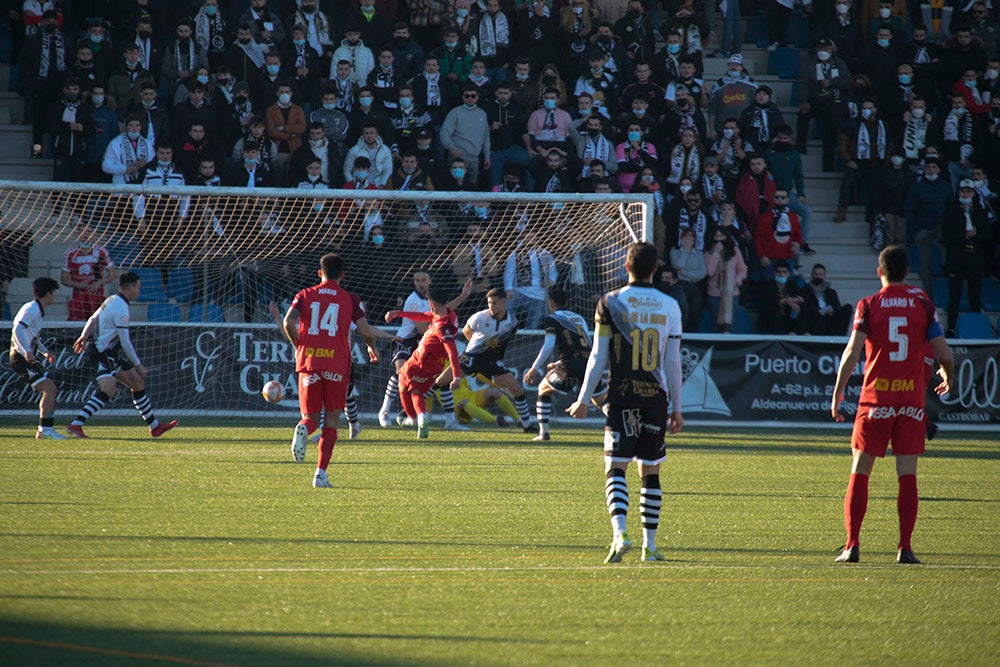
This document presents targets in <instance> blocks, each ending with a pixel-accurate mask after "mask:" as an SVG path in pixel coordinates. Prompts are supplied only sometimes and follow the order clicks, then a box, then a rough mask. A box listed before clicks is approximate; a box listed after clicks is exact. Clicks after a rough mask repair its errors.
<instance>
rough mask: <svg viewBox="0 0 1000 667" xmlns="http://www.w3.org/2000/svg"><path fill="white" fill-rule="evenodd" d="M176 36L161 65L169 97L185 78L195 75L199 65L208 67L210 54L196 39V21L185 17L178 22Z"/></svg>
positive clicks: (169, 45) (168, 47) (164, 54)
mask: <svg viewBox="0 0 1000 667" xmlns="http://www.w3.org/2000/svg"><path fill="white" fill-rule="evenodd" d="M174 34H175V37H174V39H173V40H171V41H170V43H169V44H168V45H167V48H166V49H165V51H164V53H163V62H162V64H161V65H160V74H161V75H162V76H163V79H164V80H165V81H166V84H167V99H168V100H169V99H173V97H174V91H175V90H176V89H177V86H178V84H180V83H181V82H182V81H183V80H184V79H188V78H191V77H193V76H194V74H195V70H197V69H198V68H199V67H208V55H207V54H206V53H205V49H203V48H202V47H201V44H199V43H198V42H197V41H196V40H195V39H194V23H193V22H192V21H191V20H190V19H184V20H182V21H180V22H179V23H178V24H177V29H176V31H175V33H174Z"/></svg>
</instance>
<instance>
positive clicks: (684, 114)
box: [660, 85, 708, 144]
mask: <svg viewBox="0 0 1000 667" xmlns="http://www.w3.org/2000/svg"><path fill="white" fill-rule="evenodd" d="M660 127H661V135H662V136H663V139H664V141H666V142H667V143H668V144H672V143H674V142H676V141H679V140H680V139H681V134H682V133H683V132H684V130H694V133H695V136H696V137H705V136H708V133H707V131H706V122H705V114H704V113H702V111H701V109H699V108H698V106H697V105H696V104H694V103H693V102H692V101H691V95H690V92H689V91H688V88H687V86H683V85H681V86H677V87H676V88H674V104H673V106H671V107H668V108H667V112H666V113H665V114H663V122H662V123H661V124H660Z"/></svg>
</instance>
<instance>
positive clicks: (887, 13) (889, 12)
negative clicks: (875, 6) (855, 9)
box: [878, 7, 892, 19]
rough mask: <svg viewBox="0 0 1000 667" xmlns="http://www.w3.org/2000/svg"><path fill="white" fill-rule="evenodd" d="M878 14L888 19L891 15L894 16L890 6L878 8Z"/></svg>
mask: <svg viewBox="0 0 1000 667" xmlns="http://www.w3.org/2000/svg"><path fill="white" fill-rule="evenodd" d="M878 15H879V16H881V17H882V18H884V19H887V18H889V17H890V16H892V9H890V8H889V7H881V8H879V10H878Z"/></svg>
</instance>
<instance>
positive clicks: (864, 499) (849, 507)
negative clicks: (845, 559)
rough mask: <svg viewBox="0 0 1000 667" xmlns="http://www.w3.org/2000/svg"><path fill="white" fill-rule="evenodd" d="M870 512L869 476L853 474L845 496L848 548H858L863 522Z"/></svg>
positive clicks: (845, 523) (845, 524)
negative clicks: (867, 512) (868, 511)
mask: <svg viewBox="0 0 1000 667" xmlns="http://www.w3.org/2000/svg"><path fill="white" fill-rule="evenodd" d="M867 510H868V475H862V474H860V473H853V474H852V475H851V481H850V482H849V483H848V484H847V495H845V496H844V526H845V527H846V528H847V545H846V548H848V549H850V548H851V547H856V546H858V536H859V535H860V534H861V522H862V521H864V519H865V512H866V511H867Z"/></svg>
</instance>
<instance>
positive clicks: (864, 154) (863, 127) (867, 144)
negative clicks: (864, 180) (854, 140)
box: [858, 120, 886, 160]
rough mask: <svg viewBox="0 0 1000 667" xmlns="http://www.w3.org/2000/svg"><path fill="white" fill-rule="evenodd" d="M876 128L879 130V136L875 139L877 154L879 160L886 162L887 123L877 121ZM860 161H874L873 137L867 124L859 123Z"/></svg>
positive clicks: (877, 132)
mask: <svg viewBox="0 0 1000 667" xmlns="http://www.w3.org/2000/svg"><path fill="white" fill-rule="evenodd" d="M875 126H876V128H877V131H876V134H877V136H876V138H875V147H876V154H877V155H878V159H879V160H885V147H886V138H885V123H883V122H882V121H881V120H880V121H876V123H875ZM858 159H859V160H870V159H872V137H871V132H869V130H868V125H867V124H866V123H858Z"/></svg>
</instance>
